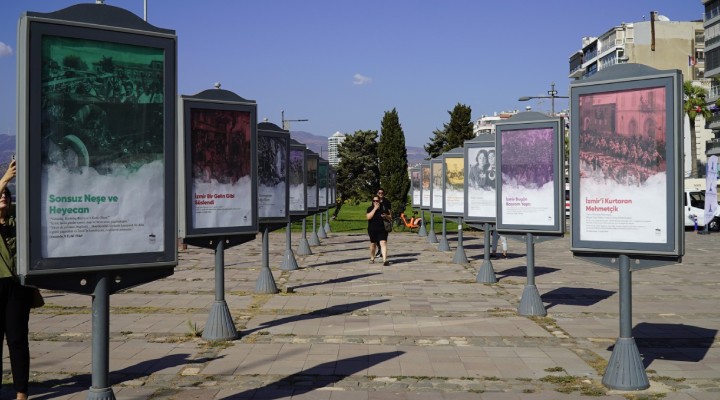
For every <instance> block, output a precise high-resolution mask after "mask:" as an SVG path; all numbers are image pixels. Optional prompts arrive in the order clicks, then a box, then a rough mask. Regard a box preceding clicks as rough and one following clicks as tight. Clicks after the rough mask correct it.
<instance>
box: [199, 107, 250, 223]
mask: <svg viewBox="0 0 720 400" xmlns="http://www.w3.org/2000/svg"><path fill="white" fill-rule="evenodd" d="M192 105H195V106H198V107H193V106H192ZM192 105H191V104H190V103H186V106H187V111H186V118H187V117H188V114H189V130H190V141H189V144H188V146H187V149H188V151H189V152H190V160H191V161H190V170H191V174H192V175H191V188H190V193H189V196H190V204H191V206H190V217H191V219H190V226H189V227H188V228H189V231H190V232H192V231H196V230H198V229H207V228H228V227H243V226H251V225H252V223H253V218H252V206H253V201H252V197H251V196H252V195H253V193H254V191H253V184H252V175H251V172H252V163H251V160H252V157H251V152H252V147H251V144H252V136H251V135H252V129H251V127H252V123H253V121H252V114H251V112H250V111H246V110H233V109H227V108H224V107H218V108H216V107H213V108H209V107H208V106H203V105H202V103H199V104H198V103H194V104H192Z"/></svg>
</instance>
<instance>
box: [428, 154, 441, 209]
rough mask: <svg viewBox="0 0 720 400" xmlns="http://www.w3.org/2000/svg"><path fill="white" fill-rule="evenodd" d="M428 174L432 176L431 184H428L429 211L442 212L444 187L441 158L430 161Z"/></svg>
mask: <svg viewBox="0 0 720 400" xmlns="http://www.w3.org/2000/svg"><path fill="white" fill-rule="evenodd" d="M430 174H431V175H432V182H431V184H430V211H431V212H442V204H443V186H444V184H443V183H444V182H443V161H442V156H438V157H435V158H433V159H432V160H430Z"/></svg>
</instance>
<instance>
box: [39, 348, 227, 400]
mask: <svg viewBox="0 0 720 400" xmlns="http://www.w3.org/2000/svg"><path fill="white" fill-rule="evenodd" d="M190 357H191V355H190V354H172V355H169V356H166V357H162V358H158V359H154V360H147V361H143V362H141V363H138V364H135V365H131V366H129V367H127V368H123V369H121V370H119V371H111V372H110V377H109V378H110V379H109V384H110V386H113V385H117V384H120V383H123V382H127V381H131V380H133V379H137V378H142V377H146V376H149V375H152V374H154V373H156V372H159V371H162V370H163V369H166V368H173V367H177V366H178V365H183V364H187V363H204V362H207V361H210V360H209V359H207V358H203V359H191V358H190ZM223 357H224V356H219V357H216V358H214V359H219V358H223ZM90 386H92V375H91V374H82V375H75V376H71V377H68V378H63V379H50V380H47V381H43V382H40V383H39V384H32V383H31V386H30V395H31V398H32V399H33V400H49V399H55V398H58V397H60V396H67V395H70V394H72V393H78V392H83V391H86V390H88V389H89V388H90Z"/></svg>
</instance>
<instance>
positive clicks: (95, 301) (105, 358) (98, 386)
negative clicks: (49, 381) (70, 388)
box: [87, 271, 115, 400]
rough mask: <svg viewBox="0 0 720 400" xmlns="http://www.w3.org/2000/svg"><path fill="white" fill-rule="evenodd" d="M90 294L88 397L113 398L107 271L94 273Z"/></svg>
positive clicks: (107, 399)
mask: <svg viewBox="0 0 720 400" xmlns="http://www.w3.org/2000/svg"><path fill="white" fill-rule="evenodd" d="M96 277H97V282H95V291H94V293H93V295H92V378H91V382H92V385H91V386H90V390H89V391H88V397H87V398H88V399H93V400H100V399H104V400H114V399H115V393H113V390H112V388H111V387H110V385H109V384H108V382H109V374H110V283H109V280H110V278H109V277H108V272H107V271H104V272H98V273H97V274H96Z"/></svg>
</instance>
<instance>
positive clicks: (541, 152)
mask: <svg viewBox="0 0 720 400" xmlns="http://www.w3.org/2000/svg"><path fill="white" fill-rule="evenodd" d="M563 128H564V124H563V123H562V120H561V119H560V118H556V117H548V116H546V115H544V114H540V113H536V112H524V113H520V114H517V115H516V116H514V117H512V118H509V119H508V120H507V122H503V123H498V124H497V125H496V126H495V131H496V135H497V138H496V150H497V151H496V153H495V156H496V166H497V174H498V175H497V176H496V179H498V178H499V179H500V180H499V181H498V182H496V188H497V190H496V202H497V221H496V222H497V227H498V230H499V231H501V232H517V233H537V234H540V235H543V234H544V235H561V234H562V233H563V232H564V231H565V213H564V210H563V207H564V201H565V197H564V195H563V190H564V186H565V178H564V152H563V144H564V138H565V135H564V129H563Z"/></svg>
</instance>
